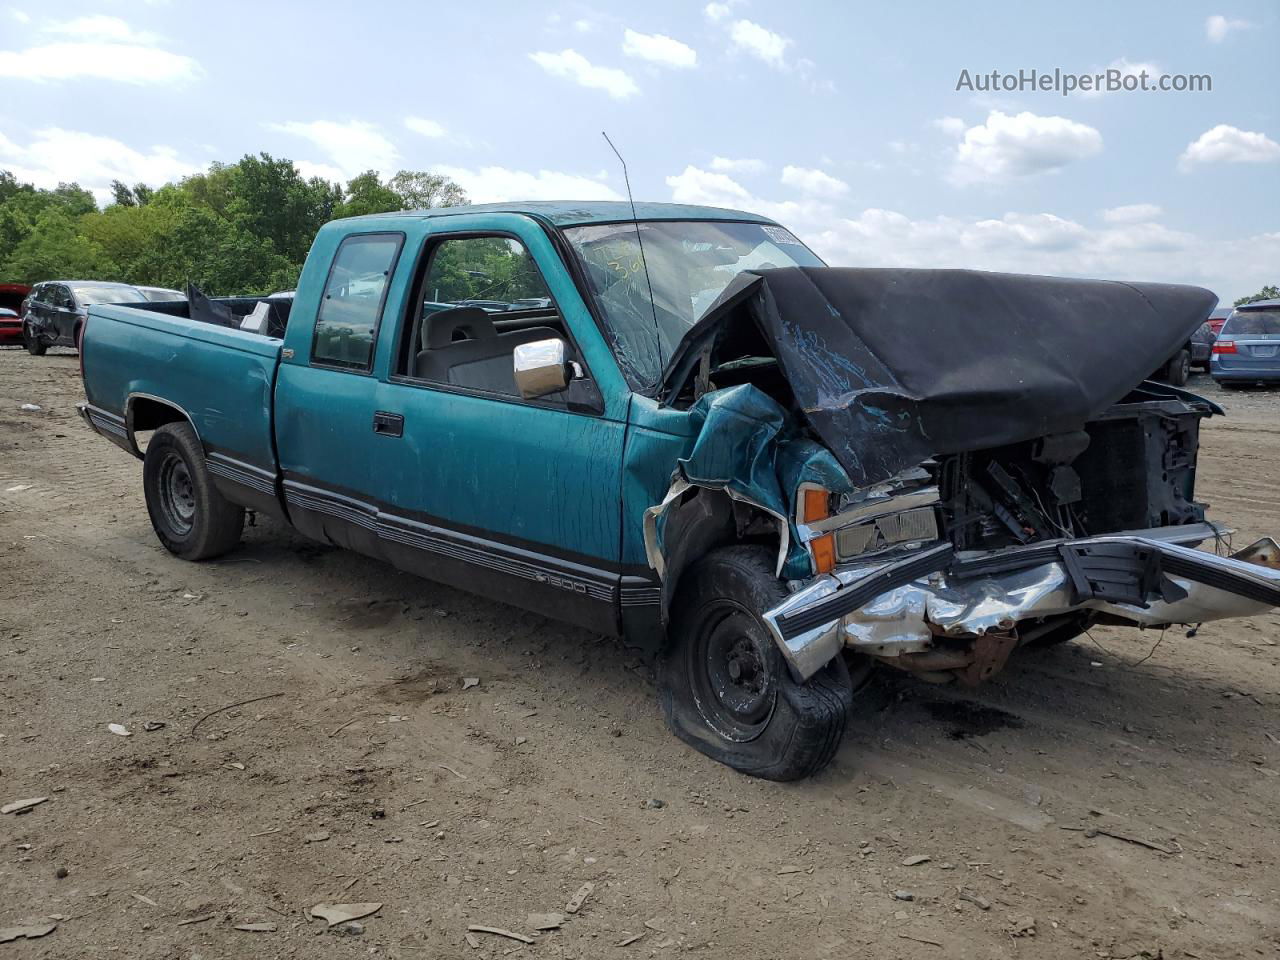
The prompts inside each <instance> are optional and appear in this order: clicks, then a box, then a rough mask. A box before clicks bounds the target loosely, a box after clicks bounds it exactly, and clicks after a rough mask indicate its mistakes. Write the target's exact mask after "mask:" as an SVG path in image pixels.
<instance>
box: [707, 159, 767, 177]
mask: <svg viewBox="0 0 1280 960" xmlns="http://www.w3.org/2000/svg"><path fill="white" fill-rule="evenodd" d="M711 169H712V170H719V171H720V172H721V173H747V174H751V173H764V170H765V162H764V161H763V160H757V159H755V158H754V157H740V158H737V159H734V158H732V157H712V158H711Z"/></svg>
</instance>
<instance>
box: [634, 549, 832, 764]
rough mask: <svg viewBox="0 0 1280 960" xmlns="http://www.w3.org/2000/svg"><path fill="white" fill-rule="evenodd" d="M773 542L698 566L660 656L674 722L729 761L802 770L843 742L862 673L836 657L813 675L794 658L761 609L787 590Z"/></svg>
mask: <svg viewBox="0 0 1280 960" xmlns="http://www.w3.org/2000/svg"><path fill="white" fill-rule="evenodd" d="M773 563H774V557H773V554H772V553H771V551H769V550H768V549H766V548H763V547H754V546H734V547H724V548H721V549H718V550H714V551H712V552H711V553H709V554H707V556H705V557H703V558H702V559H701V560H699V561H698V562H697V563H695V564H694V565H693V567H691V568H690V570H689V571H688V573H687V574H686V575H685V578H684V579H683V581H682V582H681V585H680V591H679V593H678V595H677V597H676V601H675V604H674V607H673V610H672V618H671V627H670V633H669V642H668V644H667V647H666V649H665V650H664V651H663V654H662V656H661V658H660V659H659V662H658V684H659V689H660V693H661V698H662V707H663V712H664V714H665V715H666V719H667V725H668V726H669V727H670V728H671V730H672V732H673V733H675V734H676V736H678V737H680V739H682V740H684V741H685V742H686V743H688V744H689V745H690V746H692V747H694V748H695V749H697V750H700V751H702V752H703V753H705V754H706V755H707V756H709V757H711V758H713V759H715V760H719V761H720V762H721V763H724V764H727V765H728V766H730V767H733V768H734V769H735V770H740V771H742V772H743V773H746V774H749V775H751V776H754V777H763V778H764V779H766V780H799V779H801V778H803V777H808V776H812V775H813V774H815V773H817V772H818V771H820V770H821V769H822V768H823V767H825V766H826V765H827V764H828V763H829V762H830V761H831V758H832V757H833V756H835V752H836V749H837V748H838V747H839V746H840V740H841V738H842V737H843V736H844V729H845V722H846V719H847V717H848V714H849V710H850V708H851V706H852V703H853V681H852V680H851V678H850V676H849V670H848V667H846V666H845V663H844V659H843V658H842V657H836V658H835V659H834V660H832V661H831V663H829V664H828V665H827V666H825V667H823V668H822V669H821V670H819V671H818V672H817V673H816V674H814V676H813V677H811V678H810V679H809V680H808V682H806V683H798V682H797V681H796V680H795V679H794V678H793V677H792V676H791V673H790V671H789V670H788V668H787V665H786V662H785V661H784V660H783V657H782V654H781V652H780V651H779V650H778V646H777V643H776V642H775V641H774V639H773V636H772V635H771V634H770V633H769V630H768V627H766V626H765V624H764V621H763V620H762V619H761V615H762V614H763V613H764V612H765V611H767V610H768V609H770V608H771V607H773V606H775V605H776V604H777V603H778V602H779V601H781V600H782V599H784V598H785V597H786V596H787V592H786V589H785V588H784V587H783V585H782V583H781V582H779V580H778V579H777V577H776V576H775V575H774V569H773Z"/></svg>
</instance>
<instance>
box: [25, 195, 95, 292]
mask: <svg viewBox="0 0 1280 960" xmlns="http://www.w3.org/2000/svg"><path fill="white" fill-rule="evenodd" d="M114 273H115V266H114V265H113V264H112V263H111V262H110V260H109V259H108V258H107V256H106V253H105V251H103V249H102V248H101V247H100V246H99V245H98V244H96V243H94V242H93V241H92V240H90V239H89V238H88V237H86V236H84V235H83V234H81V233H80V231H79V229H78V224H77V222H76V220H75V219H74V218H73V217H71V216H69V215H68V213H67V211H66V210H64V209H62V208H61V207H60V206H57V205H54V206H50V207H49V208H48V209H46V210H44V211H43V212H42V213H40V215H39V216H37V217H36V218H35V221H34V222H33V223H32V225H31V230H30V232H29V233H28V234H27V236H26V237H24V238H23V239H22V240H21V241H20V242H19V243H18V244H17V245H16V246H15V247H14V248H13V250H12V252H11V253H10V254H9V256H8V257H7V258H6V260H5V262H4V263H3V264H2V265H0V276H4V277H6V278H11V279H12V280H16V281H17V282H19V283H39V282H40V281H41V280H48V279H50V278H52V277H64V278H73V277H75V278H84V279H98V278H107V277H110V276H111V275H112V274H114Z"/></svg>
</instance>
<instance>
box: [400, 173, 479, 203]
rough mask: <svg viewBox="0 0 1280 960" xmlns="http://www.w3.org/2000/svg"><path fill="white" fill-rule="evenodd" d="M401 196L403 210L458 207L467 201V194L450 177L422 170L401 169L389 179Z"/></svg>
mask: <svg viewBox="0 0 1280 960" xmlns="http://www.w3.org/2000/svg"><path fill="white" fill-rule="evenodd" d="M387 186H388V187H389V188H390V189H392V190H394V191H395V192H396V193H397V194H399V196H400V200H401V204H402V206H401V208H400V209H402V210H430V209H431V208H432V207H457V206H461V205H462V204H464V203H466V202H467V194H466V191H464V190H463V189H462V188H461V187H460V186H458V185H457V184H456V183H454V182H453V181H452V180H450V179H449V178H448V177H446V176H443V175H442V174H439V173H427V172H425V171H422V170H401V171H400V172H399V173H397V174H396V175H395V176H394V177H392V178H391V179H390V180H388V181H387Z"/></svg>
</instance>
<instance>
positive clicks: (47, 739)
mask: <svg viewBox="0 0 1280 960" xmlns="http://www.w3.org/2000/svg"><path fill="white" fill-rule="evenodd" d="M1193 386H1194V387H1195V388H1198V389H1201V390H1202V391H1203V392H1205V393H1208V394H1209V395H1211V396H1213V397H1214V398H1215V399H1217V400H1218V401H1219V402H1220V403H1222V404H1223V406H1225V407H1226V408H1227V409H1228V411H1229V413H1230V416H1228V417H1227V418H1215V419H1214V420H1213V421H1211V422H1210V423H1208V424H1207V425H1206V428H1205V434H1204V447H1203V452H1202V456H1201V464H1202V469H1201V475H1200V487H1199V489H1200V494H1201V497H1202V498H1203V499H1208V500H1209V501H1212V503H1213V507H1214V509H1213V511H1212V516H1214V517H1215V518H1217V519H1219V520H1224V521H1228V522H1230V523H1232V524H1233V525H1235V526H1236V527H1237V528H1238V529H1239V533H1238V534H1237V536H1236V541H1235V542H1236V544H1237V546H1242V545H1244V544H1246V543H1248V542H1250V541H1251V540H1252V539H1253V538H1255V537H1256V536H1259V535H1261V534H1263V533H1268V532H1269V533H1280V492H1278V491H1277V486H1276V481H1275V478H1276V476H1277V475H1280V418H1278V417H1277V416H1276V411H1277V409H1280V392H1248V393H1224V392H1222V391H1220V390H1217V389H1216V388H1215V387H1214V386H1213V384H1212V383H1211V382H1209V381H1208V380H1207V378H1204V377H1200V378H1197V381H1196V383H1195V384H1194V385H1193ZM80 399H82V393H81V388H80V382H79V374H78V367H77V362H76V358H75V356H74V354H71V353H69V352H62V351H55V352H53V353H51V354H50V355H49V356H47V357H44V358H33V357H30V356H28V355H27V354H26V353H25V352H22V351H20V350H0V802H2V803H8V802H10V801H14V800H19V799H23V798H28V797H39V796H47V797H48V800H47V802H45V803H44V804H42V805H40V806H38V807H36V808H34V809H33V810H31V811H30V812H28V813H26V814H21V815H19V814H8V815H4V816H2V817H0V838H2V841H3V854H2V855H3V861H2V862H3V868H2V869H0V927H11V926H14V925H17V924H31V923H53V922H55V920H56V923H57V928H56V929H55V930H54V931H53V932H52V933H50V934H48V935H46V936H44V937H43V938H41V939H34V940H19V941H16V942H12V943H8V944H4V945H0V957H5V958H7V957H15V958H19V957H20V958H28V957H59V958H63V957H65V958H90V957H92V958H100V957H124V958H184V960H195V958H203V960H214V958H243V957H309V958H310V957H324V958H328V957H357V956H386V957H403V958H417V957H476V958H489V957H499V956H504V955H506V954H508V953H512V952H516V953H519V954H524V955H528V956H546V957H579V958H600V957H604V958H608V957H618V958H629V957H669V956H676V955H681V954H690V955H693V956H704V957H714V958H718V957H730V958H733V960H755V958H779V957H786V958H792V957H796V958H809V957H813V958H827V957H830V958H842V960H844V958H857V957H872V956H874V957H877V958H948V960H950V958H969V957H972V958H993V957H1014V956H1035V957H1081V956H1084V957H1100V958H1105V957H1165V958H1172V957H1198V958H1227V957H1256V956H1264V957H1274V956H1277V955H1278V954H1280V820H1277V817H1276V811H1277V800H1278V799H1280V646H1277V642H1278V641H1280V618H1277V617H1275V616H1268V617H1262V618H1258V619H1256V620H1251V621H1234V622H1228V623H1226V624H1222V625H1216V624H1209V625H1206V626H1204V627H1203V628H1202V629H1201V630H1200V631H1199V633H1198V635H1196V636H1195V637H1192V638H1188V637H1186V636H1185V635H1184V634H1185V631H1173V630H1170V631H1168V632H1167V634H1166V635H1165V636H1164V639H1163V642H1162V643H1161V644H1160V646H1159V647H1158V649H1156V650H1155V651H1154V653H1152V648H1153V646H1154V645H1155V644H1156V642H1157V641H1158V640H1160V634H1159V633H1158V632H1153V631H1147V632H1139V631H1137V630H1132V631H1120V630H1109V629H1103V630H1097V631H1095V632H1094V641H1093V642H1091V641H1089V640H1087V639H1086V640H1082V641H1078V642H1075V643H1071V644H1067V645H1066V646H1064V647H1060V648H1058V649H1056V650H1054V651H1050V652H1046V653H1041V654H1034V655H1024V656H1023V657H1022V658H1021V659H1019V660H1018V662H1016V663H1014V664H1012V665H1011V666H1010V668H1009V669H1008V670H1006V671H1005V673H1004V674H1002V675H1001V676H1000V677H998V678H997V679H996V680H995V681H994V682H992V683H990V684H989V685H988V686H986V687H984V688H982V689H980V690H978V691H975V692H970V691H963V690H956V689H951V688H937V687H932V686H928V685H925V684H922V683H918V682H915V681H913V680H910V679H906V678H901V677H895V676H885V677H882V678H881V679H879V680H877V681H876V682H875V683H874V684H873V685H872V687H871V688H870V689H869V690H867V691H866V692H865V693H864V694H862V698H861V702H860V705H859V706H860V709H859V712H858V714H857V716H856V719H855V720H854V721H853V723H852V724H851V727H850V731H849V735H848V737H847V738H846V740H845V743H844V745H843V747H842V748H841V750H840V752H839V755H838V756H837V758H836V761H835V762H834V763H833V764H832V766H831V767H830V768H828V769H827V771H825V772H824V773H823V774H822V775H821V776H819V777H817V778H815V779H813V780H810V781H807V782H802V783H798V784H791V785H778V784H770V783H762V782H759V781H754V780H750V779H747V778H745V777H742V776H739V775H737V774H735V773H733V772H731V771H730V770H728V769H725V768H723V767H721V766H718V765H716V764H715V763H712V762H711V761H709V760H706V759H704V758H703V757H701V756H700V755H698V754H696V753H694V752H692V751H691V750H690V749H688V748H687V747H685V746H684V745H683V744H681V743H680V742H679V741H677V740H676V739H675V738H674V737H672V736H670V735H669V734H668V733H667V731H666V729H665V727H664V726H663V723H662V720H661V717H660V716H659V713H658V709H657V706H656V696H655V691H654V684H653V676H652V671H651V667H650V665H649V664H648V663H647V662H645V661H644V660H643V659H641V658H640V657H639V656H637V654H636V652H635V651H632V650H628V649H626V648H624V647H623V646H622V645H621V644H620V643H619V642H617V641H615V640H612V639H608V638H602V637H598V636H594V635H591V634H588V633H585V632H582V631H580V630H576V629H571V628H566V627H562V626H560V625H558V624H556V623H553V622H550V621H547V620H545V619H543V618H541V617H537V616H533V615H531V614H526V613H522V612H520V611H518V610H514V609H511V608H509V607H504V606H500V605H498V604H495V603H492V602H489V601H486V600H482V599H478V598H475V597H472V596H470V595H467V594H464V593H460V592H457V591H455V590H451V589H447V588H444V587H440V586H436V585H434V584H432V583H429V582H426V581H423V580H418V579H415V578H413V577H410V576H407V575H404V574H401V573H398V572H396V571H394V570H392V569H391V568H389V567H387V566H384V565H382V564H380V563H376V562H373V561H370V560H366V559H363V558H361V557H358V556H355V555H353V554H350V553H346V552H342V551H338V550H334V549H330V548H327V547H322V546H318V545H316V544H312V543H309V542H307V541H304V540H302V539H301V538H299V537H296V536H293V535H291V534H289V533H288V532H287V531H285V530H283V529H281V528H280V527H279V526H276V525H273V524H271V523H269V522H263V521H260V522H259V524H258V526H256V527H254V528H252V529H248V530H247V531H246V537H245V543H244V545H243V547H242V548H241V549H239V550H238V551H236V552H235V553H234V554H232V555H230V556H229V557H227V558H225V559H224V560H222V561H219V562H214V563H207V564H199V565H196V564H189V563H184V562H182V561H180V560H176V559H174V558H173V557H171V556H169V555H168V554H166V553H165V552H164V551H163V550H162V549H161V548H160V547H159V545H158V543H157V542H156V540H155V538H154V536H153V535H152V532H151V527H150V524H149V522H148V519H147V513H146V509H145V506H144V504H143V500H142V489H141V467H140V464H138V463H137V462H135V461H133V460H132V459H131V458H129V457H128V456H127V455H125V454H124V453H122V452H121V451H120V450H118V449H117V448H115V447H113V446H111V445H110V444H108V443H107V442H106V441H105V440H102V439H99V438H98V437H95V436H93V435H92V434H91V433H90V432H89V431H88V429H87V428H86V427H84V426H83V425H82V424H81V422H80V420H79V418H78V417H77V415H76V413H75V408H74V404H75V403H76V402H77V401H78V400H80ZM23 403H35V404H38V405H39V406H40V407H41V408H42V409H41V410H40V411H39V412H23V411H22V410H20V405H21V404H23ZM1144 658H1146V659H1144ZM1138 661H1142V662H1141V663H1139V662H1138ZM463 678H478V680H479V684H478V685H471V686H469V687H467V688H465V689H464V683H463ZM250 698H261V699H257V702H254V703H249V704H246V705H244V706H240V707H235V708H232V709H221V711H220V712H216V713H213V711H218V710H220V708H226V707H227V706H228V705H230V704H235V703H236V702H238V701H244V700H248V699H250ZM210 714H212V715H210ZM111 723H116V724H123V725H124V726H125V727H126V728H127V729H128V730H129V731H131V732H132V735H131V736H129V737H123V736H118V735H115V734H113V733H111V732H110V731H109V730H108V726H107V725H108V724H111ZM159 725H162V726H159ZM921 857H927V858H928V859H926V860H924V861H923V862H919V863H915V864H914V865H907V862H909V861H913V860H915V859H919V858H921ZM585 883H591V884H594V889H593V890H592V891H591V893H590V894H589V896H588V897H587V899H586V901H585V904H584V905H583V906H582V908H581V910H580V911H579V912H578V913H576V914H574V915H571V916H566V917H565V919H564V921H563V925H562V927H561V928H560V929H558V930H554V931H550V932H543V933H538V932H536V931H535V930H534V929H533V925H532V924H531V922H530V917H529V915H530V914H541V913H551V912H556V913H564V911H565V906H566V904H567V902H568V901H569V900H570V899H571V898H572V897H573V896H574V894H575V892H576V891H578V890H579V888H581V887H582V886H583V884H585ZM325 902H327V903H353V902H359V903H365V902H369V903H380V904H381V905H382V906H381V909H380V910H379V911H378V912H377V913H376V914H374V915H372V916H369V917H366V918H364V919H363V920H360V921H358V924H359V926H358V927H356V928H354V929H352V928H348V927H344V926H342V925H339V926H335V927H334V928H333V929H331V930H326V929H325V924H324V923H323V921H321V920H319V919H315V920H311V921H308V919H307V917H306V915H305V914H304V910H305V909H307V908H310V907H312V906H315V905H317V904H320V903H325ZM48 918H54V919H52V920H51V919H48ZM246 923H263V924H268V925H269V926H270V928H271V929H269V930H268V931H265V932H257V931H251V930H239V929H236V927H237V925H242V924H246ZM472 924H480V925H487V926H491V927H498V928H505V929H506V930H509V931H513V932H515V933H517V934H520V935H522V936H527V937H529V938H531V939H532V940H533V941H534V942H533V943H531V944H528V945H525V944H523V943H521V942H520V941H518V940H515V939H508V938H505V937H501V936H497V935H493V934H488V933H472V934H471V935H470V936H471V938H472V939H473V942H471V943H469V942H468V932H467V928H468V926H469V925H472ZM637 936H639V939H635V938H636V937H637ZM624 942H625V945H624Z"/></svg>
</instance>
